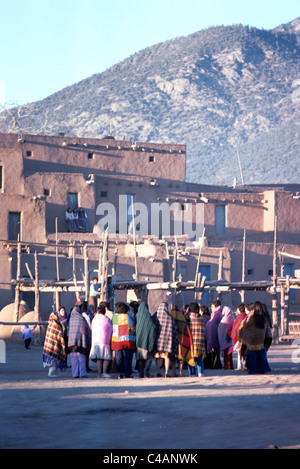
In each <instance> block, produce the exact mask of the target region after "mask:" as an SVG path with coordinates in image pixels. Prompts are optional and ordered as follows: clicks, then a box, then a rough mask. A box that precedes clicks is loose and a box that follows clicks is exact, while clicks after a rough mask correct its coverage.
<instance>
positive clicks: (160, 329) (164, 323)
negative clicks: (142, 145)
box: [153, 303, 178, 357]
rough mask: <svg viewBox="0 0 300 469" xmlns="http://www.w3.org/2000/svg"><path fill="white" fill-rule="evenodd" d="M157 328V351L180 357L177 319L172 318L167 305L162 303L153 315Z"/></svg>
mask: <svg viewBox="0 0 300 469" xmlns="http://www.w3.org/2000/svg"><path fill="white" fill-rule="evenodd" d="M153 318H154V320H155V322H156V327H157V337H156V350H157V352H168V353H170V354H172V355H173V356H174V357H177V355H178V337H177V326H176V322H175V319H174V318H173V317H172V316H171V314H170V312H169V310H168V305H167V303H161V304H160V305H159V307H158V310H157V311H156V312H155V314H154V315H153Z"/></svg>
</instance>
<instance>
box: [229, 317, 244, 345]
mask: <svg viewBox="0 0 300 469" xmlns="http://www.w3.org/2000/svg"><path fill="white" fill-rule="evenodd" d="M245 318H246V313H239V315H238V316H237V317H236V318H235V320H234V323H233V326H232V329H231V331H230V332H229V333H228V335H229V337H231V340H232V344H233V345H235V344H236V343H237V342H238V341H239V329H240V327H241V324H242V322H243V321H244V319H245Z"/></svg>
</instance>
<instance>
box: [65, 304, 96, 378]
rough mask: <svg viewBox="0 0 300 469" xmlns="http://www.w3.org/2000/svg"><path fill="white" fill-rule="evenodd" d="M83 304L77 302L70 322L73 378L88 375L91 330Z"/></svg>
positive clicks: (69, 346)
mask: <svg viewBox="0 0 300 469" xmlns="http://www.w3.org/2000/svg"><path fill="white" fill-rule="evenodd" d="M82 305H83V303H82V302H81V301H78V302H77V303H76V305H75V307H74V308H73V310H72V312H71V317H70V322H69V338H68V350H69V353H70V356H71V367H72V376H73V378H79V377H80V378H83V377H85V376H86V375H87V371H86V355H87V354H88V351H89V349H90V346H91V330H90V328H89V326H88V323H87V322H86V320H85V319H84V317H83V316H82Z"/></svg>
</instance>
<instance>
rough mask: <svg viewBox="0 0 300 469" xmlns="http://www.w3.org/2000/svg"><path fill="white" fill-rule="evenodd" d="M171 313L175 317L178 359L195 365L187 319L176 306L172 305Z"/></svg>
mask: <svg viewBox="0 0 300 469" xmlns="http://www.w3.org/2000/svg"><path fill="white" fill-rule="evenodd" d="M171 315H172V316H173V318H174V319H175V322H176V326H177V336H178V359H179V360H184V361H185V362H186V363H188V364H189V365H191V366H195V360H194V355H193V339H192V334H191V331H190V328H189V326H188V324H187V320H186V318H185V317H184V315H183V313H182V312H181V311H180V309H179V308H178V306H172V309H171Z"/></svg>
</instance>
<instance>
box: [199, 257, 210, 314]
mask: <svg viewBox="0 0 300 469" xmlns="http://www.w3.org/2000/svg"><path fill="white" fill-rule="evenodd" d="M198 272H200V273H201V277H206V281H209V280H211V265H209V264H207V265H199V270H198ZM202 304H203V305H208V304H209V292H208V291H206V292H204V293H203V296H202Z"/></svg>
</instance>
